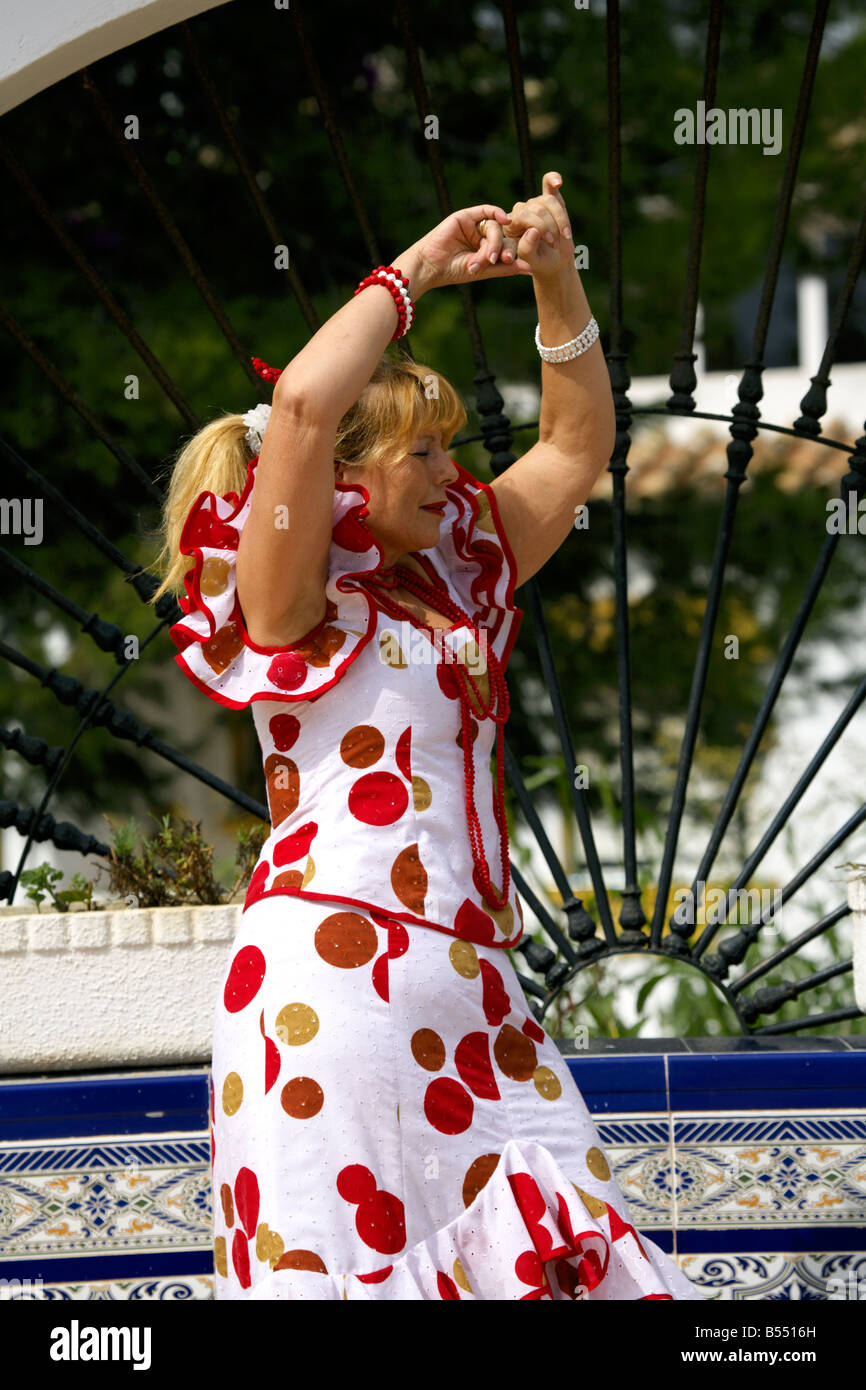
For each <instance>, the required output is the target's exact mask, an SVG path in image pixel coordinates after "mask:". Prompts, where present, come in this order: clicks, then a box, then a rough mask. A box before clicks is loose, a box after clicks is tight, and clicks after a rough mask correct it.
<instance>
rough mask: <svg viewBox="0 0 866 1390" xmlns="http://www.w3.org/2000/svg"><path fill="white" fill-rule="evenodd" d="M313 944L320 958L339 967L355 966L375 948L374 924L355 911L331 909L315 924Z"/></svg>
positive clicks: (362, 961)
mask: <svg viewBox="0 0 866 1390" xmlns="http://www.w3.org/2000/svg"><path fill="white" fill-rule="evenodd" d="M314 944H315V947H316V950H317V951H318V953H319V955H320V956H321V957H322V960H324V961H327V963H328V965H336V966H338V967H339V969H341V970H356V969H357V968H358V966H360V965H366V964H367V961H368V960H372V959H373V957H374V956H375V954H376V952H377V951H378V949H379V938H378V936H377V935H376V928H375V927H374V926H373V924H372V922H368V921H367V918H366V917H362V916H361V915H360V914H359V913H357V912H332V913H331V915H330V917H326V918H325V920H324V922H320V923H319V925H318V926H317V927H316V935H315V938H314Z"/></svg>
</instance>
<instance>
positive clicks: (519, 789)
mask: <svg viewBox="0 0 866 1390" xmlns="http://www.w3.org/2000/svg"><path fill="white" fill-rule="evenodd" d="M503 746H504V748H505V772H506V776H507V778H508V781H509V782H510V783H511V784H512V785H513V787H514V790H515V792H516V794H517V800H518V801H519V802H520V809H521V810H522V812H523V814H524V816H525V818H526V822H527V824H528V825H529V827H530V829H531V830H532V833H533V835H534V836H535V843H536V844H537V845H538V848H539V849H540V850H541V853H542V854H543V855H544V859H545V863H546V864H547V867H548V868H549V869H550V872H551V874H552V876H553V881H554V883H555V884H556V886H557V888H558V889H559V891H560V893H561V894H562V897H563V899H565V898H567V897H570V896H571V885H570V884H569V882H568V878H567V876H566V873H565V870H564V869H563V867H562V865H561V864H560V862H559V859H558V857H557V854H556V851H555V849H554V848H553V845H552V844H551V843H550V840H549V838H548V835H547V831H546V830H545V828H544V826H543V825H542V823H541V819H540V817H539V814H538V812H537V811H536V809H535V804H534V802H533V800H532V798H531V796H530V795H529V792H528V791H527V788H526V783H525V782H524V780H523V774H522V773H521V771H520V766H519V764H518V762H517V759H516V758H515V756H514V754H513V753H512V751H511V749H510V747H509V745H508V740H507V739H506V740H504V742H503Z"/></svg>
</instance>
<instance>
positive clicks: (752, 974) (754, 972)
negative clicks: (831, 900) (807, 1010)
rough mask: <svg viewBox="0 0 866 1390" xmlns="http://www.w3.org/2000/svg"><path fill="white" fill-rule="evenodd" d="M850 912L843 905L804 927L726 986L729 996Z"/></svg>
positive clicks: (779, 963) (820, 934) (744, 987)
mask: <svg viewBox="0 0 866 1390" xmlns="http://www.w3.org/2000/svg"><path fill="white" fill-rule="evenodd" d="M850 912H851V909H850V907H849V906H848V904H847V903H844V904H843V905H842V906H841V907H837V908H835V909H834V911H833V912H830V913H828V914H827V916H826V917H822V918H821V920H820V922H813V924H812V926H811V927H806V928H805V930H803V931H801V932H800V933H799V935H798V936H795V937H794V938H793V940H791V941H789V942H788V944H787V945H786V946H782V947H781V948H780V949H779V950H778V951H774V952H773V954H772V955H771V956H768V957H767V959H766V960H762V961H761V962H760V964H759V965H756V966H754V968H753V969H751V970H749V971H747V972H746V974H745V975H741V976H740V978H739V979H738V980H737V981H736V983H734V984H730V985H728V989H729V990H730V991H731V994H739V992H740V990H742V989H746V988H747V986H749V985H752V984H754V982H755V980H759V979H761V977H762V976H763V975H766V974H767V972H768V971H769V970H772V969H773V967H774V966H776V965H781V963H782V961H783V960H787V959H788V957H789V956H793V955H796V953H797V951H799V949H800V947H801V946H805V945H807V943H808V942H810V941H812V940H814V938H815V937H816V936H823V934H824V932H825V931H829V929H830V927H833V926H835V924H836V923H837V922H838V921H839V920H840V919H841V918H842V917H846V916H848V915H849V914H850Z"/></svg>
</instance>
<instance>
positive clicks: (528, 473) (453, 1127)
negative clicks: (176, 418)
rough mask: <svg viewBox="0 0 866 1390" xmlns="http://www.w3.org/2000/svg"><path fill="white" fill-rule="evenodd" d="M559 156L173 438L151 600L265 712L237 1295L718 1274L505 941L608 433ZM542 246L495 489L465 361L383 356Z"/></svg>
mask: <svg viewBox="0 0 866 1390" xmlns="http://www.w3.org/2000/svg"><path fill="white" fill-rule="evenodd" d="M560 185H561V179H560V177H559V175H558V174H556V173H549V174H547V175H546V176H545V179H544V184H543V192H542V194H541V195H540V196H539V197H537V198H533V199H531V200H530V201H529V202H528V203H518V204H516V205H515V207H514V208H513V209H512V212H511V214H508V213H506V212H505V211H504V210H503V209H502V208H499V207H496V206H492V205H486V204H485V205H479V206H477V207H472V208H464V209H462V210H461V211H460V212H457V213H454V214H453V215H452V216H450V217H448V218H446V219H445V221H444V222H442V223H441V224H440V225H439V226H438V227H436V228H435V229H434V230H433V231H432V232H431V233H429V235H427V236H426V237H422V238H421V240H420V241H418V242H416V243H415V245H414V246H412V247H410V248H409V249H408V250H407V251H406V252H405V253H404V254H403V255H401V256H398V257H397V259H396V260H395V262H394V264H393V266H390V267H379V268H378V269H377V270H376V271H374V273H373V275H372V276H370V277H368V278H367V279H366V280H364V281H362V282H361V284H360V285H359V286H358V289H357V290H356V291H355V295H354V296H353V298H352V299H351V300H350V301H349V302H348V303H347V304H345V305H344V306H343V307H342V308H341V309H340V310H339V311H338V312H337V313H336V314H334V316H333V317H332V318H331V319H330V320H329V321H328V322H327V323H326V324H325V325H324V326H323V327H322V328H321V329H320V330H319V331H318V332H317V333H316V334H315V335H314V337H313V338H312V339H311V340H310V342H309V343H308V344H307V346H306V347H305V348H304V349H303V351H302V352H300V353H299V354H298V356H297V357H295V358H294V359H293V360H292V362H291V363H290V364H289V365H288V366H287V367H286V368H285V369H284V370H283V371H282V372H278V371H276V370H275V369H272V368H267V367H266V366H265V365H264V364H262V363H259V362H258V359H256V363H257V367H258V369H259V370H260V372H261V374H262V375H264V376H265V377H266V378H267V379H273V380H275V383H276V384H275V388H274V396H273V406H272V407H271V408H270V409H269V408H268V407H257V408H256V410H254V411H251V412H249V413H248V414H247V415H246V416H245V417H243V418H241V417H239V416H229V417H228V418H223V419H221V420H219V421H217V422H214V423H211V424H210V425H208V426H207V427H205V429H203V430H202V431H201V432H200V433H199V434H198V435H197V436H195V438H194V439H193V440H192V441H191V442H190V443H189V444H188V445H187V447H186V449H185V450H184V452H183V453H182V454H181V455H180V458H179V459H178V462H177V465H176V467H175V471H174V474H173V477H172V481H171V486H170V489H169V494H168V499H167V505H166V513H165V531H166V552H165V553H167V554H168V557H169V560H170V562H171V563H170V567H169V570H168V574H167V576H166V579H165V582H164V583H163V585H162V587H161V589H160V590H158V591H157V594H156V595H154V598H156V597H158V595H159V593H161V592H163V591H164V590H165V589H167V588H175V589H177V588H179V581H180V576H181V574H182V573H183V571H184V570H186V574H185V595H184V597H182V599H181V603H182V606H183V608H184V612H185V615H186V616H185V618H184V620H183V621H181V622H179V623H177V624H176V625H175V627H174V628H172V630H171V632H172V637H173V638H174V640H175V642H176V644H177V646H178V648H179V655H178V656H177V657H176V660H177V661H178V663H179V665H180V666H181V669H182V670H183V671H184V672H185V674H186V675H187V676H188V677H189V678H190V679H191V680H192V681H193V682H194V683H195V684H196V685H197V686H198V687H199V688H200V689H201V690H202V691H203V692H204V693H205V694H206V695H208V696H210V697H211V698H212V699H215V700H218V701H219V702H220V703H222V704H224V705H227V706H228V707H230V708H232V709H243V708H246V707H247V706H251V707H252V713H253V719H254V721H255V725H256V731H257V734H258V737H259V741H260V743H261V746H262V754H263V760H264V772H265V779H266V783H267V789H268V799H269V807H270V812H271V824H272V829H271V833H270V835H269V837H268V839H267V840H266V841H265V843H264V846H263V848H262V852H261V855H260V857H259V861H258V864H257V866H256V868H255V870H254V872H253V875H252V878H251V881H250V885H249V889H248V892H247V895H246V900H245V904H244V910H243V913H242V916H241V920H240V927H239V931H238V934H237V937H236V939H235V941H234V943H233V945H232V950H231V959H230V961H229V964H228V968H227V971H226V976H225V980H224V988H223V990H222V994H221V998H220V999H219V1001H218V1003H217V1007H216V1013H215V1028H214V1046H213V1066H212V1079H213V1086H212V1092H211V1118H212V1128H211V1141H212V1161H213V1182H214V1196H215V1201H214V1209H215V1216H214V1226H215V1244H214V1249H215V1268H216V1276H215V1287H216V1296H217V1298H219V1299H230V1298H235V1299H243V1298H252V1299H278V1298H287V1299H288V1298H291V1299H328V1298H340V1299H342V1298H345V1299H440V1298H441V1299H506V1300H515V1299H536V1298H556V1299H563V1298H571V1299H574V1298H588V1299H692V1298H694V1299H700V1298H701V1295H700V1293H699V1292H698V1291H697V1290H696V1289H695V1288H694V1286H693V1285H691V1284H690V1283H689V1281H688V1280H687V1279H686V1278H685V1277H684V1276H683V1275H682V1274H681V1272H680V1271H679V1270H678V1269H677V1267H676V1265H675V1264H674V1263H673V1261H672V1260H671V1259H669V1258H668V1257H667V1256H666V1255H665V1254H663V1252H662V1251H661V1250H660V1249H659V1248H658V1247H657V1246H656V1245H654V1244H653V1242H651V1241H649V1240H646V1239H644V1238H642V1237H640V1236H639V1235H638V1233H637V1232H636V1231H635V1229H634V1226H633V1225H632V1223H631V1221H630V1219H629V1213H628V1209H627V1206H626V1202H625V1199H624V1197H623V1194H622V1192H621V1191H620V1189H619V1187H618V1185H617V1183H616V1181H615V1180H614V1178H613V1177H612V1175H611V1172H610V1168H609V1165H608V1162H607V1159H606V1158H605V1155H604V1153H603V1151H602V1148H601V1145H600V1142H599V1137H598V1134H597V1132H596V1130H595V1127H594V1125H593V1123H592V1120H591V1118H590V1116H589V1112H588V1110H587V1107H586V1105H585V1104H584V1102H583V1099H582V1097H581V1095H580V1093H579V1091H578V1090H577V1087H576V1086H575V1084H574V1081H573V1080H572V1078H571V1075H570V1073H569V1071H568V1068H567V1067H566V1065H565V1063H564V1062H563V1060H562V1058H561V1056H560V1053H559V1051H558V1049H557V1047H556V1045H555V1043H554V1042H553V1041H552V1040H551V1039H550V1038H549V1037H548V1035H547V1034H546V1033H545V1032H544V1030H543V1029H542V1028H541V1027H539V1025H538V1023H537V1022H536V1020H535V1019H534V1018H533V1017H532V1016H531V1014H530V1013H529V1010H528V1009H527V1006H526V1002H525V999H524V996H523V993H522V990H521V988H520V984H519V982H518V979H517V976H516V974H515V972H514V969H513V967H512V965H511V963H510V960H509V958H508V956H507V954H506V949H505V948H507V947H509V946H514V945H515V944H516V942H517V941H518V940H519V939H520V936H521V934H522V931H523V919H522V914H521V907H520V902H519V900H518V898H517V894H516V893H515V891H514V888H513V886H512V885H511V882H510V875H509V863H508V837H507V830H506V824H505V814H504V807H503V801H502V746H501V745H502V728H503V724H504V722H505V720H506V718H507V716H508V693H507V689H506V686H505V680H504V676H503V668H504V666H505V664H506V663H507V660H508V656H509V653H510V651H511V648H512V646H513V644H514V640H515V637H516V634H517V628H518V626H519V623H520V619H521V617H522V612H521V610H520V609H519V608H516V607H515V605H514V602H513V594H514V590H515V588H516V587H518V586H519V585H520V584H522V583H524V582H525V581H526V580H527V579H529V577H530V576H531V575H533V574H534V573H535V572H536V571H537V570H538V569H539V568H540V567H541V565H543V564H544V562H545V560H547V559H548V558H549V556H550V555H552V554H553V552H554V550H556V548H557V547H558V546H559V545H560V544H561V543H562V541H563V540H564V539H565V537H566V536H567V535H568V534H569V533H570V531H571V528H572V525H573V520H574V513H575V509H576V507H577V506H578V505H579V504H581V503H582V502H583V501H584V500H585V499H586V497H587V496H588V494H589V491H590V489H591V487H592V484H593V481H594V479H595V477H596V475H597V474H598V472H599V471H600V469H601V468H603V467H604V466H605V464H606V462H607V460H608V458H609V456H610V452H611V450H612V447H613V440H614V417H613V408H612V401H611V393H610V386H609V380H608V374H607V370H606V367H605V363H604V358H603V355H602V350H601V345H600V344H599V343H598V341H597V333H598V330H597V326H595V321H594V320H590V316H589V308H588V305H587V303H586V299H585V296H584V293H583V290H582V287H581V285H580V281H579V278H578V275H577V271H576V269H575V266H574V255H573V250H572V242H571V240H570V236H571V233H570V229H569V227H568V216H567V212H566V208H565V204H564V201H563V199H562V195H561V193H560V192H559V188H560ZM506 232H507V233H508V235H506ZM521 274H522V275H531V276H532V280H533V287H534V290H535V295H536V301H537V305H538V317H539V329H540V340H541V343H543V344H548V345H550V344H564V343H565V342H566V340H570V339H574V342H573V345H572V346H571V347H570V348H569V350H568V351H557V352H555V353H550V354H549V355H550V356H551V357H553V358H555V359H556V360H555V361H551V362H548V361H547V360H544V365H543V366H542V405H541V420H540V430H539V434H540V438H539V442H538V443H537V444H536V445H535V446H534V447H533V448H531V449H530V450H529V451H528V453H526V454H525V455H524V456H523V457H522V458H521V459H519V460H518V461H517V462H516V463H514V464H512V466H511V467H510V468H508V469H507V470H506V471H505V472H504V473H503V474H502V475H501V476H500V477H498V478H497V479H496V480H495V481H494V482H493V483H491V484H490V485H487V484H485V483H480V482H478V481H477V480H476V479H474V478H473V477H472V476H471V475H470V474H469V473H467V472H466V471H465V470H464V469H462V468H461V467H459V466H458V465H457V464H456V463H454V461H453V460H452V459H451V458H449V456H448V453H447V449H448V445H449V442H450V440H451V438H452V436H453V435H454V433H455V431H456V430H457V429H459V428H460V427H461V426H462V425H463V424H464V423H465V421H466V413H465V411H464V409H463V407H462V405H461V402H460V399H459V397H458V396H457V394H456V392H455V391H454V389H453V387H452V386H451V385H450V384H449V383H448V382H447V381H446V380H445V379H444V378H443V377H441V376H438V375H437V374H436V373H434V372H432V371H430V370H429V368H427V367H424V366H419V365H417V364H411V363H408V362H405V363H403V364H398V363H395V362H391V361H389V360H388V359H387V358H383V352H384V350H385V348H386V347H387V344H388V341H389V339H391V340H395V339H397V338H399V337H401V336H402V334H403V333H404V332H405V331H406V330H407V328H408V327H409V326H411V322H412V320H413V318H414V313H415V307H416V305H417V303H418V301H419V300H420V299H421V297H422V296H423V295H424V294H426V293H427V292H428V291H429V290H431V289H434V288H437V287H440V286H444V285H455V284H462V283H466V282H468V281H469V280H470V279H471V278H472V277H473V276H474V278H475V279H486V278H493V277H496V276H510V275H521ZM395 310H396V314H395ZM588 320H590V321H589V323H587V321H588ZM395 325H396V326H395ZM585 325H586V330H585V331H584V332H583V333H581V332H580V330H584V326H585ZM575 335H578V337H577V338H575ZM537 341H538V338H537ZM539 351H540V352H541V353H542V356H543V358H544V357H545V354H546V353H547V348H546V347H542V346H541V345H539ZM265 422H266V423H265ZM262 431H263V436H264V437H263V438H262V437H261V433H262ZM245 443H246V445H247V446H248V447H247V449H246V450H245V449H244V444H245ZM250 454H252V455H254V456H253V457H252V458H250ZM205 489H206V490H205ZM189 557H193V565H192V567H191V568H187V567H188V565H189ZM494 743H495V745H496V753H497V759H496V765H497V779H496V786H495V788H494V784H493V779H492V777H491V771H490V756H491V752H492V751H493V748H494Z"/></svg>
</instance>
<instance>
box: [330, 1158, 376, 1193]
mask: <svg viewBox="0 0 866 1390" xmlns="http://www.w3.org/2000/svg"><path fill="white" fill-rule="evenodd" d="M337 1191H338V1192H339V1194H340V1196H341V1197H342V1198H343V1201H344V1202H363V1201H364V1200H365V1199H366V1198H368V1197H372V1196H373V1195H374V1193H375V1191H376V1179H375V1178H374V1177H373V1174H372V1173H371V1172H370V1169H369V1168H365V1167H364V1165H363V1163H350V1164H349V1166H348V1168H342V1169H341V1170H340V1172H339V1173H338V1174H337Z"/></svg>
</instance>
